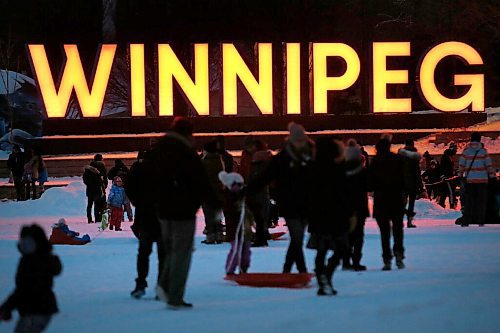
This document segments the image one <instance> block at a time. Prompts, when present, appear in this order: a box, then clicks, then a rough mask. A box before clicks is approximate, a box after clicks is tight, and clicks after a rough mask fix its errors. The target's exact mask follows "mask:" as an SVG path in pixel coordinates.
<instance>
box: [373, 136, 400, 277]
mask: <svg viewBox="0 0 500 333" xmlns="http://www.w3.org/2000/svg"><path fill="white" fill-rule="evenodd" d="M375 148H376V149H377V154H376V155H375V157H374V158H373V159H372V162H371V163H370V166H369V167H368V189H369V190H370V191H373V192H374V195H373V217H374V218H375V219H376V220H377V224H378V226H379V229H380V237H381V241H382V258H383V260H384V267H383V270H384V271H388V270H391V265H392V258H393V256H395V257H396V265H397V267H398V268H399V269H402V268H405V265H404V263H403V259H404V252H405V249H404V245H403V235H404V231H403V216H404V209H405V198H404V164H403V159H402V157H401V156H400V155H397V154H394V153H393V152H391V141H390V138H388V137H383V138H382V139H380V140H379V142H377V144H376V146H375ZM391 222H392V223H391ZM391 229H392V235H393V238H394V247H393V250H391ZM393 251H394V252H393Z"/></svg>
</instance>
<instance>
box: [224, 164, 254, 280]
mask: <svg viewBox="0 0 500 333" xmlns="http://www.w3.org/2000/svg"><path fill="white" fill-rule="evenodd" d="M219 180H220V181H221V182H222V184H223V185H224V205H225V209H224V212H225V214H226V216H225V221H226V239H227V241H229V242H231V250H230V251H229V254H228V255H227V260H226V273H227V275H232V274H235V271H236V268H237V267H238V266H239V268H240V273H246V272H247V271H248V268H249V267H250V257H251V254H252V253H251V250H250V249H251V245H252V223H253V219H252V216H251V214H250V211H249V210H248V209H247V207H246V204H245V197H244V195H243V191H242V190H243V185H244V181H243V177H242V176H241V175H240V174H238V173H236V172H231V173H227V172H225V171H221V172H220V173H219ZM242 210H244V212H243V215H242ZM242 219H243V220H242Z"/></svg>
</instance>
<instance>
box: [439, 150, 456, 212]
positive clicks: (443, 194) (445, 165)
mask: <svg viewBox="0 0 500 333" xmlns="http://www.w3.org/2000/svg"><path fill="white" fill-rule="evenodd" d="M456 154H457V145H456V144H455V143H454V142H450V144H449V147H448V149H446V150H445V151H444V153H443V156H442V157H441V161H440V163H439V169H440V171H441V180H442V181H443V183H442V185H441V186H440V191H439V192H440V194H439V205H440V206H442V207H445V202H446V198H449V199H448V200H449V202H450V208H452V209H454V208H455V205H456V198H455V187H456V182H455V181H453V180H451V181H450V180H448V179H450V178H452V177H453V176H455V162H454V161H453V159H454V157H455V155H456Z"/></svg>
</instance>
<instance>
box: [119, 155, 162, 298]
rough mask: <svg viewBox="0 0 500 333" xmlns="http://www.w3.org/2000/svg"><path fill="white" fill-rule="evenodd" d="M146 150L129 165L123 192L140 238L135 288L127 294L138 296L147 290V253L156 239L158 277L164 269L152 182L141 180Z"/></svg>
mask: <svg viewBox="0 0 500 333" xmlns="http://www.w3.org/2000/svg"><path fill="white" fill-rule="evenodd" d="M147 154H149V152H139V154H138V156H137V161H136V162H134V164H133V165H132V167H131V168H130V172H129V174H128V176H127V178H126V180H125V186H124V188H125V193H126V194H127V197H128V198H130V201H131V203H132V204H133V205H134V206H135V216H134V224H133V225H132V231H133V232H134V234H135V235H136V237H137V238H138V239H139V249H138V253H137V266H136V267H137V278H136V279H135V288H134V290H132V292H131V293H130V295H131V296H132V297H134V298H141V297H142V296H144V295H145V294H146V288H147V286H148V282H147V280H146V279H147V277H148V273H149V257H150V255H151V253H152V251H153V244H154V243H156V249H157V251H156V252H157V254H158V278H157V282H158V283H159V280H160V273H161V272H162V271H163V262H164V260H165V251H164V249H163V242H162V241H161V230H160V222H159V221H158V217H157V216H156V212H155V207H154V205H153V200H151V196H150V193H151V187H150V186H151V185H153V184H147V183H145V182H144V181H143V180H144V179H145V178H146V177H147V176H146V174H145V168H144V159H145V158H146V156H147Z"/></svg>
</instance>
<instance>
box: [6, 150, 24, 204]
mask: <svg viewBox="0 0 500 333" xmlns="http://www.w3.org/2000/svg"><path fill="white" fill-rule="evenodd" d="M7 167H8V168H9V170H10V172H11V173H12V178H13V180H14V187H15V189H16V196H17V201H22V200H24V199H25V195H24V186H23V173H24V153H23V151H22V150H21V147H20V146H19V145H14V147H13V148H12V153H11V154H10V155H9V159H8V161H7Z"/></svg>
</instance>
